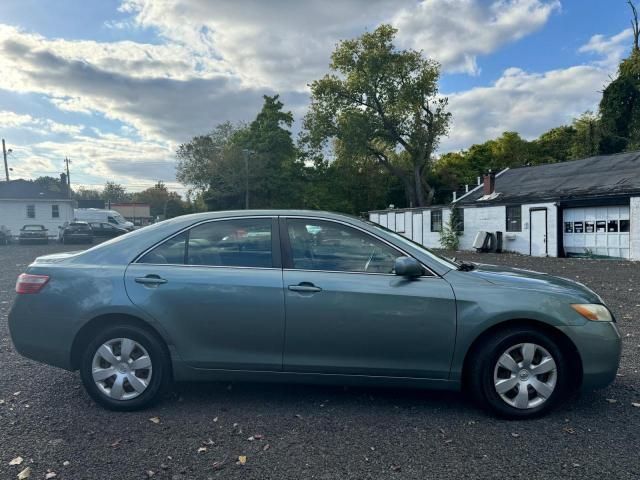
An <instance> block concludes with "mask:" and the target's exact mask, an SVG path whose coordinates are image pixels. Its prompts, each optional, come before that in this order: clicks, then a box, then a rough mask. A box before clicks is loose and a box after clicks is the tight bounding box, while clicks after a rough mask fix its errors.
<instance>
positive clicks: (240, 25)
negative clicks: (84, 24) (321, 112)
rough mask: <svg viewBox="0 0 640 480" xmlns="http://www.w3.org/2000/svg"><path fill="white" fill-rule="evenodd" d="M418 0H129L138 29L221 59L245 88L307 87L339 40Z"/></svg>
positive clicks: (125, 4)
mask: <svg viewBox="0 0 640 480" xmlns="http://www.w3.org/2000/svg"><path fill="white" fill-rule="evenodd" d="M413 3H414V2H413V0H354V1H339V2H331V3H327V2H326V1H325V0H307V1H299V0H274V1H268V2H267V1H263V0H247V1H242V2H238V1H235V0H218V1H216V2H202V1H199V0H180V1H174V2H157V1H153V0H126V1H124V2H123V4H122V7H121V10H122V11H125V12H128V13H130V14H132V15H133V16H134V19H135V22H136V24H137V25H138V26H140V27H144V28H153V29H156V30H157V31H158V32H159V33H160V34H161V35H162V36H163V37H164V38H165V39H167V40H168V41H169V42H171V43H176V44H179V45H181V46H183V47H184V48H187V49H189V50H191V51H192V52H193V53H194V54H195V55H202V56H214V57H216V58H218V59H219V61H220V63H221V64H222V65H225V66H228V68H229V69H231V70H232V71H233V72H234V73H235V74H237V75H238V76H239V77H240V78H241V79H242V81H243V83H244V84H245V85H255V84H258V85H268V86H271V87H272V88H275V89H278V90H283V89H284V90H305V86H306V84H307V83H309V82H311V81H312V80H315V79H316V78H318V77H319V76H321V75H323V74H324V72H325V71H326V70H327V67H328V65H329V61H330V58H329V56H330V54H331V51H332V50H333V48H334V46H335V44H336V43H337V42H338V41H339V40H344V39H347V38H352V37H354V36H357V35H360V34H361V33H362V32H363V31H364V29H366V28H370V29H373V28H375V27H376V26H377V25H378V24H379V23H381V22H383V21H387V20H388V19H389V18H391V16H392V14H393V12H394V11H395V10H396V9H397V8H399V7H402V6H409V5H412V4H413Z"/></svg>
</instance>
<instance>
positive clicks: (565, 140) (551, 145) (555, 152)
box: [535, 125, 577, 163]
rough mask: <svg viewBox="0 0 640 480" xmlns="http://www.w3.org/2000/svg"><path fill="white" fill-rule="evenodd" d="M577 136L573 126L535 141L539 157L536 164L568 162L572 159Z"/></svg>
mask: <svg viewBox="0 0 640 480" xmlns="http://www.w3.org/2000/svg"><path fill="white" fill-rule="evenodd" d="M576 134H577V131H576V129H575V128H574V127H573V126H571V125H563V126H561V127H556V128H552V129H551V130H549V131H548V132H545V133H543V134H542V135H540V137H538V139H537V140H536V141H535V144H536V146H537V148H538V155H539V160H538V161H537V162H536V163H556V162H566V161H567V160H570V159H572V158H573V156H572V149H573V145H574V143H575V142H576Z"/></svg>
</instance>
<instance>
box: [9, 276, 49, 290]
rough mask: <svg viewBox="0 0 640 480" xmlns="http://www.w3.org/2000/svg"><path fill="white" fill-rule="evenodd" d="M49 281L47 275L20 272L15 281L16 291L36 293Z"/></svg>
mask: <svg viewBox="0 0 640 480" xmlns="http://www.w3.org/2000/svg"><path fill="white" fill-rule="evenodd" d="M48 281H49V275H31V274H30V273H21V274H20V276H19V277H18V280H17V281H16V293H38V292H39V291H40V290H42V287H44V286H45V285H46V284H47V282H48Z"/></svg>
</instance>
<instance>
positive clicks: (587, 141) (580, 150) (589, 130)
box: [570, 112, 602, 158]
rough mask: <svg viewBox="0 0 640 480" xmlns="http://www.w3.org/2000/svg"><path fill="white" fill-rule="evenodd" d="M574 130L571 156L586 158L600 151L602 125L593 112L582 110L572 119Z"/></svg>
mask: <svg viewBox="0 0 640 480" xmlns="http://www.w3.org/2000/svg"><path fill="white" fill-rule="evenodd" d="M573 128H574V129H575V131H576V134H575V138H574V141H573V144H572V146H571V150H570V152H571V158H586V157H592V156H594V155H598V154H599V153H600V140H601V138H602V127H601V123H600V119H599V118H598V116H597V115H596V114H594V113H593V112H584V113H583V114H582V115H580V116H579V117H578V118H576V119H575V120H574V121H573Z"/></svg>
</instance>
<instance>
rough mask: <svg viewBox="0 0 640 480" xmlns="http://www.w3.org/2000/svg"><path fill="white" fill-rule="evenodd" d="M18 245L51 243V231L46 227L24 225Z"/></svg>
mask: <svg viewBox="0 0 640 480" xmlns="http://www.w3.org/2000/svg"><path fill="white" fill-rule="evenodd" d="M18 243H49V230H47V229H46V228H45V227H44V225H24V226H23V227H22V228H21V229H20V235H18Z"/></svg>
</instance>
